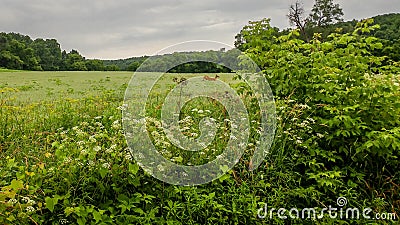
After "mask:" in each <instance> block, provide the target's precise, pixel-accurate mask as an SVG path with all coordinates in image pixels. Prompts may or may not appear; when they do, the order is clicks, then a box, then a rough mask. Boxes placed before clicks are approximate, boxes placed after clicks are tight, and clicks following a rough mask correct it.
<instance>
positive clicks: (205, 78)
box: [203, 75, 219, 81]
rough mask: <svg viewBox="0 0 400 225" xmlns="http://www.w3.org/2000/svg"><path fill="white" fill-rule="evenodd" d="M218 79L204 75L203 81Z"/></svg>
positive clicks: (216, 76)
mask: <svg viewBox="0 0 400 225" xmlns="http://www.w3.org/2000/svg"><path fill="white" fill-rule="evenodd" d="M218 77H219V76H218V75H215V77H209V76H207V75H205V76H204V77H203V80H209V81H215V80H216V79H217V78H218Z"/></svg>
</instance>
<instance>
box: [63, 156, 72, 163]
mask: <svg viewBox="0 0 400 225" xmlns="http://www.w3.org/2000/svg"><path fill="white" fill-rule="evenodd" d="M64 162H65V163H70V162H72V159H71V157H65V159H64Z"/></svg>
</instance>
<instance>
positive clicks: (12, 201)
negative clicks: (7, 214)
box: [7, 198, 18, 205]
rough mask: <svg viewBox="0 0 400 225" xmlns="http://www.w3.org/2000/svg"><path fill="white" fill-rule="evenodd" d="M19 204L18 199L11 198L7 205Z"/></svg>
mask: <svg viewBox="0 0 400 225" xmlns="http://www.w3.org/2000/svg"><path fill="white" fill-rule="evenodd" d="M17 202H18V201H17V199H15V198H11V199H10V200H8V202H7V203H9V204H12V205H14V204H15V203H17Z"/></svg>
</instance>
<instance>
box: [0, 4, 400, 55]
mask: <svg viewBox="0 0 400 225" xmlns="http://www.w3.org/2000/svg"><path fill="white" fill-rule="evenodd" d="M294 1H295V0H247V1H243V0H220V1H215V0H202V1H189V0H152V1H146V0H118V1H109V0H96V1H89V0H58V1H54V0H31V1H22V0H0V5H1V7H0V31H6V32H20V33H23V34H27V35H30V36H31V37H33V38H37V37H42V38H56V39H57V40H58V41H59V42H60V43H61V45H62V48H63V49H66V50H70V49H72V48H74V49H77V50H79V51H80V52H81V53H82V54H83V55H84V56H86V57H88V58H103V59H106V58H125V57H130V56H139V55H145V54H146V55H151V54H153V53H155V52H157V51H158V50H160V49H162V48H164V47H167V46H169V45H173V44H176V43H178V42H182V41H188V40H200V39H201V40H215V41H220V42H223V43H227V44H229V45H233V42H234V36H235V35H236V34H237V33H238V32H239V31H240V29H241V28H242V27H243V26H244V25H246V24H247V22H248V21H249V20H259V19H262V18H265V17H267V18H271V19H272V20H271V24H272V25H273V26H277V27H280V28H286V27H288V26H289V24H288V22H287V18H286V13H287V9H288V6H289V5H290V4H291V3H293V2H294ZM303 2H304V6H305V8H308V9H309V8H311V6H312V4H313V1H312V0H304V1H303ZM338 2H339V3H340V5H341V6H342V8H343V10H344V12H345V18H346V19H353V18H356V19H361V18H365V17H371V16H374V15H377V14H383V13H389V12H400V3H399V2H398V0H385V1H372V0H363V1H361V0H358V1H357V0H347V1H345V0H338Z"/></svg>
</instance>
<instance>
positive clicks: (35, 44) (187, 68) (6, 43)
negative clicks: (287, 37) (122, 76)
mask: <svg viewBox="0 0 400 225" xmlns="http://www.w3.org/2000/svg"><path fill="white" fill-rule="evenodd" d="M373 19H374V21H375V24H379V25H380V26H381V28H380V29H379V30H377V31H375V32H373V33H371V34H369V35H371V36H375V37H377V38H380V39H382V43H383V44H384V47H383V48H382V49H381V50H377V51H376V52H375V53H374V54H376V55H378V56H379V55H382V56H383V55H386V56H388V58H389V60H393V61H400V32H398V29H399V27H400V14H398V13H396V14H386V15H379V16H375V17H373ZM357 22H358V21H356V20H353V21H347V22H339V23H336V24H333V25H328V26H319V27H318V26H317V27H313V28H312V29H309V30H307V32H308V33H309V34H310V35H311V36H312V34H313V33H321V37H320V38H321V39H327V38H328V36H329V34H331V33H333V32H339V33H349V32H352V31H353V30H354V27H355V25H356V24H357ZM276 31H277V32H276V35H275V36H276V37H278V36H281V35H284V34H287V33H288V31H289V30H282V31H279V29H278V28H276ZM242 41H243V40H242V39H241V34H240V33H239V34H238V35H236V42H235V46H236V48H237V49H239V50H241V48H242V46H243V43H242ZM230 53H231V52H230V51H225V50H224V49H221V50H219V51H205V52H191V53H173V54H169V55H166V56H168V60H169V61H173V60H174V57H178V58H179V57H184V56H185V54H186V55H187V54H201V55H202V56H203V58H204V59H205V61H209V59H214V61H215V59H216V58H217V59H218V61H219V62H220V61H221V62H222V61H223V62H234V60H235V59H234V58H233V57H235V54H234V53H233V52H232V54H230ZM224 57H225V58H224ZM226 57H228V58H230V57H231V58H232V59H227V58H226ZM147 58H148V57H147V56H142V57H132V58H128V59H119V60H99V59H86V58H85V57H84V56H82V55H81V54H80V53H79V52H78V51H77V50H71V51H70V52H66V51H65V50H62V49H61V47H60V44H59V43H58V41H57V40H55V39H42V38H38V39H35V40H32V39H31V38H30V37H29V36H27V35H22V34H18V33H4V32H2V33H0V68H6V69H16V70H37V71H117V70H121V71H136V70H137V69H138V68H139V66H140V65H141V64H142V63H143V62H144V61H145V60H146V59H147ZM227 66H228V67H229V65H227ZM164 67H165V65H163V64H162V63H160V64H159V65H158V64H157V65H152V66H151V67H150V66H149V67H148V70H149V71H163V70H164V69H165V68H164ZM169 72H179V73H185V72H199V73H205V72H212V73H214V72H215V73H217V72H230V69H228V68H227V67H224V66H220V65H217V64H214V63H207V62H190V63H186V64H184V65H180V66H177V67H174V68H172V69H170V70H169Z"/></svg>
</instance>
